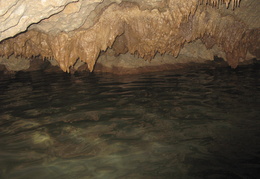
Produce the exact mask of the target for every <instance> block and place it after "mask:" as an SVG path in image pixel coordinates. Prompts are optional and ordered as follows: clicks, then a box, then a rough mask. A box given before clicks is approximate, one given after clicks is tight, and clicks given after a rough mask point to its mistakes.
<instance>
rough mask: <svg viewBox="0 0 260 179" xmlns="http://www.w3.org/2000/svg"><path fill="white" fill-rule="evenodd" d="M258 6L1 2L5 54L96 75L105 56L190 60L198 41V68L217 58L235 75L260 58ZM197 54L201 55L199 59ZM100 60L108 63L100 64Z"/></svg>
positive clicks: (243, 0)
mask: <svg viewBox="0 0 260 179" xmlns="http://www.w3.org/2000/svg"><path fill="white" fill-rule="evenodd" d="M259 4H260V3H259V2H258V0H144V1H138V0H106V1H104V0H66V1H65V0H62V1H57V0H41V1H37V2H36V3H31V1H30V2H29V1H27V0H12V1H3V0H0V22H1V26H0V40H2V41H1V42H0V55H1V56H3V57H4V58H7V57H10V56H12V55H14V56H17V57H19V56H22V57H26V58H31V57H36V56H40V57H42V58H43V59H51V60H53V59H54V60H56V61H57V62H58V64H59V66H60V68H61V69H62V70H63V71H66V72H69V71H70V69H71V68H73V66H75V64H76V62H81V63H82V62H83V63H86V64H87V66H88V69H89V70H90V71H93V69H94V66H95V64H96V62H97V60H98V58H99V57H100V56H101V54H102V55H108V56H109V54H112V56H118V55H120V54H126V53H128V56H129V54H132V55H134V56H136V57H138V58H143V59H144V60H157V59H158V58H156V59H153V58H154V57H155V56H158V54H161V55H164V54H166V55H172V56H173V61H174V58H177V57H178V56H179V54H180V53H181V54H182V58H181V59H183V55H184V56H185V55H186V56H187V57H190V56H192V54H191V53H190V51H192V50H189V51H187V48H186V50H185V48H184V47H186V46H187V44H193V43H198V40H199V44H200V45H198V46H196V45H195V46H193V48H194V49H195V51H196V54H195V52H194V54H193V55H194V62H196V59H197V61H200V60H199V59H203V58H209V60H212V59H213V56H219V57H222V58H224V59H225V60H227V62H228V63H229V65H230V66H231V67H233V68H235V67H236V66H237V65H238V64H239V62H241V61H244V60H247V59H248V57H250V58H259V57H260V52H259V48H260V43H259V39H260V35H259V34H260V33H259V32H260V21H259V19H260V18H259V15H260V13H259V11H258V10H259V8H260V5H259ZM201 45H202V46H201ZM204 47H205V49H208V51H210V52H207V50H204ZM196 48H197V49H196ZM199 49H203V50H201V52H200V53H198V52H197V51H198V50H199ZM210 49H218V50H210ZM111 51H112V53H111ZM108 53H109V54H108ZM198 54H199V55H198ZM209 54H210V55H209ZM203 56H204V57H203ZM121 57H122V56H121ZM132 57H133V56H132ZM167 58H168V57H167ZM113 59H114V57H113ZM127 59H129V58H127ZM99 61H100V62H102V63H103V64H105V63H106V61H105V60H104V58H103V57H100V60H99ZM184 61H185V60H184ZM178 62H181V61H178ZM167 63H168V61H167ZM77 68H78V67H77Z"/></svg>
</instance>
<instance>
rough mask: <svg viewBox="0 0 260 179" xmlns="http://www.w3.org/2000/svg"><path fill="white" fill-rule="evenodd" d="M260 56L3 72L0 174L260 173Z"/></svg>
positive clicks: (240, 175)
mask: <svg viewBox="0 0 260 179" xmlns="http://www.w3.org/2000/svg"><path fill="white" fill-rule="evenodd" d="M259 77H260V71H259V65H251V66H247V67H240V68H238V69H236V70H231V69H229V68H217V69H196V70H186V71H178V72H161V73H156V74H143V75H130V76H115V75H97V74H90V75H88V74H75V75H69V74H64V73H58V74H44V73H41V72H31V73H18V74H17V75H15V76H13V77H11V78H10V77H6V76H2V77H1V80H0V87H1V88H0V178H8V179H9V178H24V179H28V178H37V179H45V178H48V179H49V178H51V179H52V178H62V179H67V178H68V179H74V178H79V179H80V178H82V179H84V178H105V179H107V178H108V179H110V178H126V179H128V178H129V179H130V178H133V179H135V178H137V179H138V178H142V179H146V178H148V179H149V178H156V179H157V178H158V179H159V178H177V179H179V178H180V179H181V178H183V179H188V178H198V179H200V178H258V177H259V176H260V172H259V169H260V143H259V142H260V81H259Z"/></svg>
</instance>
